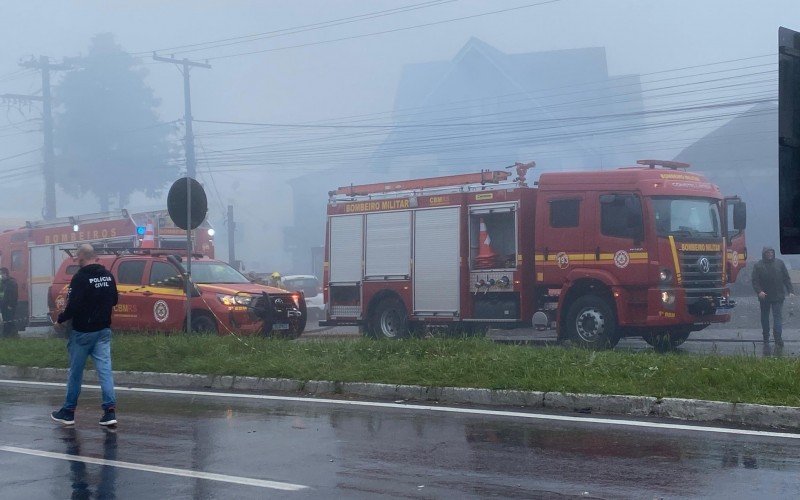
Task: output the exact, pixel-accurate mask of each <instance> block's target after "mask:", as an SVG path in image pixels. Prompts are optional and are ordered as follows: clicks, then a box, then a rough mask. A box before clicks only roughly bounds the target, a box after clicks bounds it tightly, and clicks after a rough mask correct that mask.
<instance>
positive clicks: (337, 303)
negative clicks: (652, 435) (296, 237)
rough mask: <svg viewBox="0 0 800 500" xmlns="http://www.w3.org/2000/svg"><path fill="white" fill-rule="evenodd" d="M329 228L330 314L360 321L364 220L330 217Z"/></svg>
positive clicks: (361, 216) (354, 217) (362, 218)
mask: <svg viewBox="0 0 800 500" xmlns="http://www.w3.org/2000/svg"><path fill="white" fill-rule="evenodd" d="M330 225H331V228H330V273H331V274H330V311H331V312H330V314H331V317H349V318H357V317H359V316H360V314H361V312H360V311H361V307H360V305H361V293H360V286H361V278H362V269H361V265H362V262H363V258H364V256H363V249H364V216H363V215H343V216H338V217H331V223H330Z"/></svg>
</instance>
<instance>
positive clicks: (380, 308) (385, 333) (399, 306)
mask: <svg viewBox="0 0 800 500" xmlns="http://www.w3.org/2000/svg"><path fill="white" fill-rule="evenodd" d="M367 333H368V334H369V336H370V337H372V338H376V339H393V340H394V339H403V338H406V337H408V336H409V335H410V333H411V332H410V329H409V325H408V314H407V313H406V308H405V306H404V305H403V303H402V302H401V301H400V300H399V299H395V298H387V299H383V300H381V301H380V302H379V303H378V305H377V307H375V310H374V311H373V313H372V315H371V317H370V319H369V325H368V330H367Z"/></svg>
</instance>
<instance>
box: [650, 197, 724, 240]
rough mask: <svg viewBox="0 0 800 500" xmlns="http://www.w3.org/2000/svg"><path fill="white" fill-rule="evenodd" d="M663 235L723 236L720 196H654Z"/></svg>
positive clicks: (658, 229)
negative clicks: (718, 197)
mask: <svg viewBox="0 0 800 500" xmlns="http://www.w3.org/2000/svg"><path fill="white" fill-rule="evenodd" d="M652 202H653V212H654V215H655V223H656V231H657V232H658V235H659V236H678V237H686V238H719V237H720V236H721V235H722V230H721V225H720V217H719V200H714V199H709V198H669V197H656V198H653V200H652Z"/></svg>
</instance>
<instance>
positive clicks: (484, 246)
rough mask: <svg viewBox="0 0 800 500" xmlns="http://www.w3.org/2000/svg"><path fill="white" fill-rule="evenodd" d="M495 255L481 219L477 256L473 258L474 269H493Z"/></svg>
mask: <svg viewBox="0 0 800 500" xmlns="http://www.w3.org/2000/svg"><path fill="white" fill-rule="evenodd" d="M495 260H497V253H495V251H494V250H493V249H492V239H491V238H489V232H488V231H486V224H485V223H484V222H483V219H481V232H480V234H479V235H478V256H477V257H476V258H475V268H476V269H489V268H491V267H494V263H495Z"/></svg>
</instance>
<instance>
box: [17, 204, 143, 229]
mask: <svg viewBox="0 0 800 500" xmlns="http://www.w3.org/2000/svg"><path fill="white" fill-rule="evenodd" d="M128 217H129V215H128V211H127V210H125V209H122V210H116V211H113V212H98V213H94V214H86V215H76V216H72V217H59V218H58V219H52V220H37V221H27V222H25V227H26V228H28V229H40V228H48V227H61V226H67V225H73V226H74V225H75V224H89V223H91V222H105V221H109V220H119V219H127V218H128Z"/></svg>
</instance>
